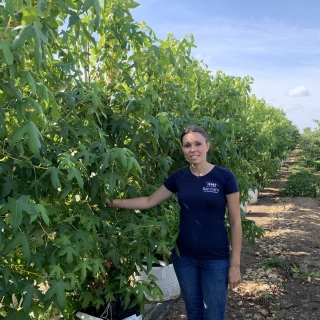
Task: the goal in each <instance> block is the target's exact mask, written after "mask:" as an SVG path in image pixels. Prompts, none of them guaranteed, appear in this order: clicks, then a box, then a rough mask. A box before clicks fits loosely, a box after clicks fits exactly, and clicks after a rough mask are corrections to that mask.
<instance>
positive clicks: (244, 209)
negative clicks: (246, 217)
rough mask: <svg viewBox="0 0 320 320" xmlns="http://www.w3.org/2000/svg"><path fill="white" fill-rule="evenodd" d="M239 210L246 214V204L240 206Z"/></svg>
mask: <svg viewBox="0 0 320 320" xmlns="http://www.w3.org/2000/svg"><path fill="white" fill-rule="evenodd" d="M240 209H242V210H243V212H244V213H246V212H247V202H246V203H245V204H244V205H243V204H240Z"/></svg>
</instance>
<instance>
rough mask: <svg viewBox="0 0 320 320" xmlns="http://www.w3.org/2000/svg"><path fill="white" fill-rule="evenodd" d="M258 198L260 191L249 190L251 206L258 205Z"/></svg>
mask: <svg viewBox="0 0 320 320" xmlns="http://www.w3.org/2000/svg"><path fill="white" fill-rule="evenodd" d="M258 196H259V191H258V189H255V190H252V189H250V190H249V197H250V200H249V204H257V203H258Z"/></svg>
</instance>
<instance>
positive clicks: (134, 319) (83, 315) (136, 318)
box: [76, 311, 142, 320]
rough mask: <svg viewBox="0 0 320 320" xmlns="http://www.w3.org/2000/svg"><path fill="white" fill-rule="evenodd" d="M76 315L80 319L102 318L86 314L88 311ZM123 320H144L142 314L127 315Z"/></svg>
mask: <svg viewBox="0 0 320 320" xmlns="http://www.w3.org/2000/svg"><path fill="white" fill-rule="evenodd" d="M76 316H77V317H78V318H79V319H82V320H101V318H97V317H94V316H90V315H89V314H86V313H83V312H80V311H79V312H77V314H76ZM110 320H112V317H111V318H110ZM123 320H142V315H138V316H137V315H135V314H134V315H132V316H129V317H126V318H123Z"/></svg>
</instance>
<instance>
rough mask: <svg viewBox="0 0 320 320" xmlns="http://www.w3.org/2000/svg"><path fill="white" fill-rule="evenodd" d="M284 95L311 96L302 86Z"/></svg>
mask: <svg viewBox="0 0 320 320" xmlns="http://www.w3.org/2000/svg"><path fill="white" fill-rule="evenodd" d="M286 94H287V95H288V96H290V97H307V96H310V95H311V93H310V92H309V91H308V89H307V88H306V87H304V86H300V87H295V88H293V89H291V90H289V91H288V92H287V93H286Z"/></svg>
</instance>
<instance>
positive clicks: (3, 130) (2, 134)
mask: <svg viewBox="0 0 320 320" xmlns="http://www.w3.org/2000/svg"><path fill="white" fill-rule="evenodd" d="M4 120H5V112H4V110H3V109H2V107H1V106H0V139H1V140H2V139H3V140H4V139H5V138H6V137H7V135H8V131H7V127H6V123H5V121H4ZM0 194H1V193H0ZM0 197H1V196H0Z"/></svg>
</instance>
